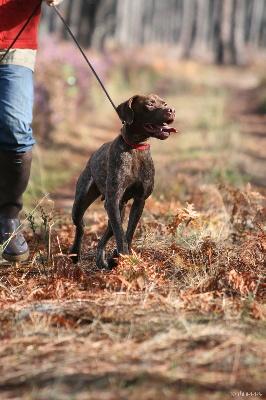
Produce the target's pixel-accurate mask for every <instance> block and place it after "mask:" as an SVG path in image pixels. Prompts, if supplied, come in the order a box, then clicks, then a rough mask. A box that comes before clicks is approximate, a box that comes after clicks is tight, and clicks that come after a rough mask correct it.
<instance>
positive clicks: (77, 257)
mask: <svg viewBox="0 0 266 400" xmlns="http://www.w3.org/2000/svg"><path fill="white" fill-rule="evenodd" d="M69 258H70V259H71V260H72V262H73V264H77V263H78V262H79V260H80V258H79V256H78V255H77V254H71V253H70V254H69Z"/></svg>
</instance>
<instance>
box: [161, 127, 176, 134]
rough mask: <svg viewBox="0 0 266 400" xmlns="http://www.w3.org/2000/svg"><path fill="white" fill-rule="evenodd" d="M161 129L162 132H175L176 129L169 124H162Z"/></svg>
mask: <svg viewBox="0 0 266 400" xmlns="http://www.w3.org/2000/svg"><path fill="white" fill-rule="evenodd" d="M161 129H162V131H163V132H168V133H171V132H176V129H175V128H173V127H172V126H169V125H163V126H162V127H161Z"/></svg>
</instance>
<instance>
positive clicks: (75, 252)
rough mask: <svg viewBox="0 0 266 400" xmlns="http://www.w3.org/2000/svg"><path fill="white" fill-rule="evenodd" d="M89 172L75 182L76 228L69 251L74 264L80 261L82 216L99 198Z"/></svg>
mask: <svg viewBox="0 0 266 400" xmlns="http://www.w3.org/2000/svg"><path fill="white" fill-rule="evenodd" d="M100 194H101V193H100V191H99V189H98V187H97V186H96V184H95V182H94V180H93V178H92V176H91V175H90V172H88V171H86V170H85V171H84V172H83V173H82V174H81V175H80V177H79V179H78V182H77V190H76V196H75V201H74V204H73V209H72V219H73V222H74V225H75V226H76V232H75V239H74V243H73V245H72V247H71V249H70V252H69V253H70V254H71V258H72V260H73V262H74V263H76V262H78V261H79V259H80V252H81V243H82V237H83V235H84V221H83V216H84V214H85V211H86V210H87V208H88V207H89V206H90V205H91V204H92V203H93V202H94V201H95V200H96V199H97V198H98V197H99V196H100Z"/></svg>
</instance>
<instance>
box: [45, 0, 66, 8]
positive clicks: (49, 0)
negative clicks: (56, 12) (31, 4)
mask: <svg viewBox="0 0 266 400" xmlns="http://www.w3.org/2000/svg"><path fill="white" fill-rule="evenodd" d="M44 1H45V3H46V4H48V6H51V7H53V6H58V4H60V3H62V1H64V0H44Z"/></svg>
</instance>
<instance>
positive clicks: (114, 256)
mask: <svg viewBox="0 0 266 400" xmlns="http://www.w3.org/2000/svg"><path fill="white" fill-rule="evenodd" d="M118 258H119V254H118V252H117V250H114V251H113V254H112V256H111V257H109V258H108V269H109V270H111V269H113V268H115V267H116V266H117V261H118Z"/></svg>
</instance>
